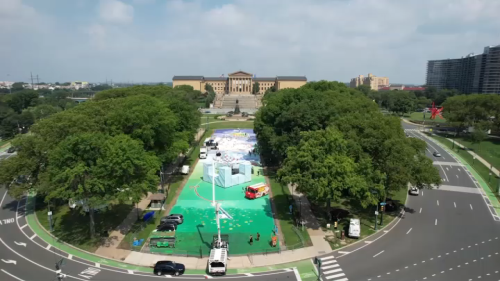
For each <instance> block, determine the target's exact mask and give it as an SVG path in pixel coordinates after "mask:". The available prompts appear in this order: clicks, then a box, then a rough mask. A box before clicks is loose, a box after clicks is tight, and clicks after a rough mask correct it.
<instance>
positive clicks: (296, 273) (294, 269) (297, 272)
mask: <svg viewBox="0 0 500 281" xmlns="http://www.w3.org/2000/svg"><path fill="white" fill-rule="evenodd" d="M293 273H294V274H295V279H297V280H302V278H300V273H299V271H298V270H297V268H296V267H294V268H293Z"/></svg>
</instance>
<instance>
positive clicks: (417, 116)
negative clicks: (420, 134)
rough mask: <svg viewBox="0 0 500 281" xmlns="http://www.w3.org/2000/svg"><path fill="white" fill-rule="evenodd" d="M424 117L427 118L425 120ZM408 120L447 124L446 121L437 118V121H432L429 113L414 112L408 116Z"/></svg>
mask: <svg viewBox="0 0 500 281" xmlns="http://www.w3.org/2000/svg"><path fill="white" fill-rule="evenodd" d="M424 115H425V118H424ZM407 118H408V119H410V120H414V121H424V120H425V121H426V122H427V121H434V122H437V123H444V122H446V119H444V118H442V119H441V118H439V117H436V119H431V114H430V113H429V112H427V113H423V112H413V113H411V114H410V115H409V116H407Z"/></svg>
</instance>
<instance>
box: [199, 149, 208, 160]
mask: <svg viewBox="0 0 500 281" xmlns="http://www.w3.org/2000/svg"><path fill="white" fill-rule="evenodd" d="M206 158H207V148H206V147H205V146H203V147H202V148H200V159H206Z"/></svg>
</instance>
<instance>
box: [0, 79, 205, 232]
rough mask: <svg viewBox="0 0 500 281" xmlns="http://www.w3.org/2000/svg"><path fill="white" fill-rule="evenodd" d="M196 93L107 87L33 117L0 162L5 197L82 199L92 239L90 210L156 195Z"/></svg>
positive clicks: (187, 129)
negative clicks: (33, 195)
mask: <svg viewBox="0 0 500 281" xmlns="http://www.w3.org/2000/svg"><path fill="white" fill-rule="evenodd" d="M197 95H198V93H197V91H193V88H192V87H189V86H182V87H178V88H177V87H176V88H172V87H169V86H135V87H129V88H120V89H112V90H106V91H102V92H99V93H98V94H96V96H95V97H94V99H93V100H90V101H87V102H85V103H82V104H80V105H78V106H76V107H73V108H69V109H66V110H64V111H61V112H57V113H55V114H52V115H50V116H48V117H46V118H43V119H41V120H37V121H36V122H35V123H34V124H33V125H32V126H31V128H30V133H29V134H23V135H18V136H17V137H16V138H15V139H14V140H13V141H12V145H13V146H14V147H15V148H16V149H17V155H15V156H13V157H10V158H8V159H6V160H3V161H1V162H0V184H4V185H6V186H7V187H8V190H9V193H10V194H12V195H13V196H19V195H21V194H24V193H26V192H28V191H36V192H37V194H39V195H41V196H43V197H45V201H46V202H52V201H54V200H65V201H67V200H69V199H72V200H74V201H75V202H83V204H84V205H86V206H87V207H88V208H89V214H90V215H89V217H90V235H91V237H93V236H94V235H95V226H94V214H93V213H94V212H93V210H94V208H95V207H96V206H99V205H101V204H103V203H107V202H109V201H110V200H120V201H129V200H132V202H134V203H137V202H138V201H139V200H141V198H142V197H143V196H144V195H146V194H147V192H154V191H156V189H157V185H158V182H159V170H160V166H161V165H162V163H171V162H172V161H174V160H175V159H176V158H177V156H178V155H179V153H181V152H186V151H187V150H188V148H189V145H190V143H191V142H192V140H193V138H194V134H195V133H196V131H197V129H198V128H199V125H200V116H201V115H200V113H199V112H198V110H197V108H196V104H195V102H194V100H195V99H196V98H197ZM19 179H23V180H19Z"/></svg>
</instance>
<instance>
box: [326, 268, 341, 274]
mask: <svg viewBox="0 0 500 281" xmlns="http://www.w3.org/2000/svg"><path fill="white" fill-rule="evenodd" d="M339 271H342V268H336V269H332V270H328V271H324V272H323V274H324V275H327V274H331V273H335V272H339Z"/></svg>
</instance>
